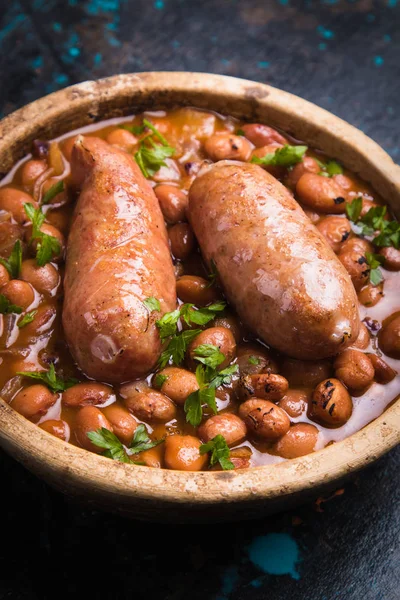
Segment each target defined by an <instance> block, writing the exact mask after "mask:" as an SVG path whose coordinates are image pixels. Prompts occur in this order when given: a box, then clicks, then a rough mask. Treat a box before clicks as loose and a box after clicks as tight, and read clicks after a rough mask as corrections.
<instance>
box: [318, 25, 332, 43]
mask: <svg viewBox="0 0 400 600" xmlns="http://www.w3.org/2000/svg"><path fill="white" fill-rule="evenodd" d="M317 32H318V33H319V34H320V35H322V37H323V38H325V39H326V40H332V39H333V38H334V37H335V34H334V32H333V31H331V30H330V29H326V28H325V27H324V26H323V25H318V27H317Z"/></svg>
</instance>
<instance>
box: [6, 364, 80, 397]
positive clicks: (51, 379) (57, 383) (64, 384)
mask: <svg viewBox="0 0 400 600" xmlns="http://www.w3.org/2000/svg"><path fill="white" fill-rule="evenodd" d="M17 375H22V376H23V377H29V378H30V379H38V380H39V381H42V382H43V383H44V384H45V385H47V387H48V388H50V389H51V391H52V392H64V391H65V390H67V389H68V388H70V387H72V386H73V385H75V384H76V383H79V381H78V380H77V379H75V378H72V377H71V378H70V379H63V378H62V377H58V376H57V375H56V371H55V368H54V365H53V364H51V365H50V369H49V370H48V371H19V372H18V373H17Z"/></svg>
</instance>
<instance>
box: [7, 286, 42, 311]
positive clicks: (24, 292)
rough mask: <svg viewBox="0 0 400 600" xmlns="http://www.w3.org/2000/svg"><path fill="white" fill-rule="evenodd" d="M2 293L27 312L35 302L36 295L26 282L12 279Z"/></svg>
mask: <svg viewBox="0 0 400 600" xmlns="http://www.w3.org/2000/svg"><path fill="white" fill-rule="evenodd" d="M1 293H2V294H3V295H4V296H5V297H6V298H7V299H8V300H9V301H10V302H11V304H16V305H17V306H20V307H21V308H23V309H24V310H26V309H27V308H28V307H29V306H30V305H31V304H32V302H33V301H34V299H35V293H34V291H33V288H32V286H31V285H30V284H29V283H27V282H26V281H20V280H19V279H12V280H11V281H9V282H8V283H6V285H5V286H4V287H3V288H2V289H1Z"/></svg>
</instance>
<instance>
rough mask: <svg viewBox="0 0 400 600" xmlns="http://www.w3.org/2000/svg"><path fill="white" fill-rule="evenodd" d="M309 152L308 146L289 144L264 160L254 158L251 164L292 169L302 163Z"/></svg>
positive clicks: (267, 155)
mask: <svg viewBox="0 0 400 600" xmlns="http://www.w3.org/2000/svg"><path fill="white" fill-rule="evenodd" d="M307 150H308V147H307V146H289V145H288V144H285V146H283V148H278V149H277V150H275V152H270V153H269V154H266V155H265V156H263V157H262V158H258V156H253V158H252V159H251V161H250V162H252V163H256V164H257V165H274V166H279V167H291V166H293V165H296V164H297V163H299V162H301V160H302V158H303V156H304V154H305V153H306V152H307Z"/></svg>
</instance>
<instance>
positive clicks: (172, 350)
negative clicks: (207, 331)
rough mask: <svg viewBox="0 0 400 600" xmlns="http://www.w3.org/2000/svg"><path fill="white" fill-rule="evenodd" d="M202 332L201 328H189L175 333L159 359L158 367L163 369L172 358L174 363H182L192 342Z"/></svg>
mask: <svg viewBox="0 0 400 600" xmlns="http://www.w3.org/2000/svg"><path fill="white" fill-rule="evenodd" d="M199 333H201V329H188V330H187V331H182V332H181V333H179V334H177V335H174V336H173V337H172V338H171V339H170V341H169V343H168V346H167V347H166V349H165V350H164V351H163V352H162V354H161V356H160V359H159V361H158V367H159V368H160V369H163V368H164V367H165V366H166V365H167V364H168V363H169V361H170V360H171V359H172V362H173V364H174V365H180V364H181V362H182V361H183V359H184V357H185V353H186V350H187V347H188V346H189V344H190V342H191V341H192V340H193V339H194V338H195V337H196V336H197V335H199Z"/></svg>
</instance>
